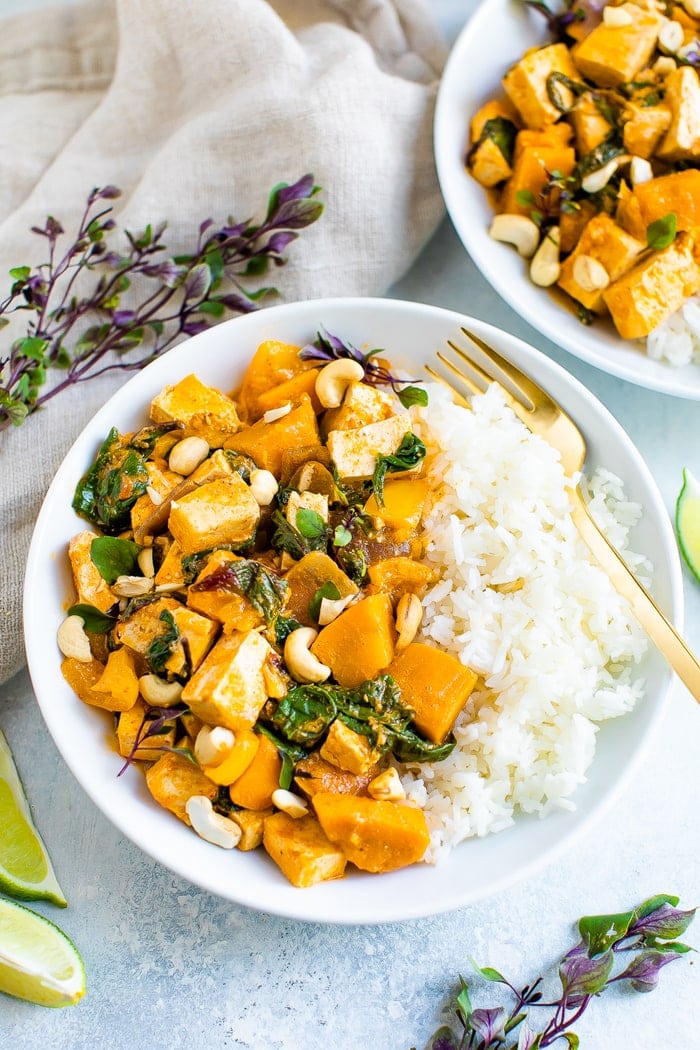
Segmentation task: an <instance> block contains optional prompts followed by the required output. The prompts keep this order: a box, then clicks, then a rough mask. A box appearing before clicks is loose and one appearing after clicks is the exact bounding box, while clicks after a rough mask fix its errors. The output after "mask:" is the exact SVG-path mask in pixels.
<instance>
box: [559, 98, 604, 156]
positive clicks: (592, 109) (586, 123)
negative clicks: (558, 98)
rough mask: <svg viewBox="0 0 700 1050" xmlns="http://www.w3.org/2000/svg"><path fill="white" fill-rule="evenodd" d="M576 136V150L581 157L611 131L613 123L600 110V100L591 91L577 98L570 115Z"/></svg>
mask: <svg viewBox="0 0 700 1050" xmlns="http://www.w3.org/2000/svg"><path fill="white" fill-rule="evenodd" d="M568 117H569V120H570V121H571V124H572V127H573V129H574V135H575V136H576V152H577V153H578V155H579V157H582V156H584V155H585V154H586V153H590V152H591V150H593V149H595V148H596V146H599V145H600V143H601V142H602V141H603V139H605V138H606V136H607V135H608V134H609V133H610V131H611V124H610V122H609V121H608V120H606V118H605V117H604V116H603V114H602V113H601V112H600V108H599V106H598V102H597V100H596V98H595V96H594V95H593V94H592V92H590V91H586V92H584V94H582V95H580V96H579V98H577V100H576V103H575V105H574V107H573V109H572V110H571V112H570V113H569V115H568Z"/></svg>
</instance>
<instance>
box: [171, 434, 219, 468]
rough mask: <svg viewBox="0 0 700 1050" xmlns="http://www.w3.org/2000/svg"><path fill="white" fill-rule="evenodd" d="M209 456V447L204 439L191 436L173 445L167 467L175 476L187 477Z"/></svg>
mask: <svg viewBox="0 0 700 1050" xmlns="http://www.w3.org/2000/svg"><path fill="white" fill-rule="evenodd" d="M208 455H209V445H208V444H207V442H206V441H205V440H204V438H201V437H197V436H195V435H193V436H192V437H186V438H183V439H182V441H178V443H177V445H173V447H172V448H171V450H170V455H169V456H168V466H169V467H170V469H171V470H172V471H174V472H175V473H176V474H182V476H183V477H187V476H188V475H189V474H191V473H192V471H193V470H196V469H197V467H198V466H199V464H200V463H203V462H204V460H205V459H206V458H207V456H208Z"/></svg>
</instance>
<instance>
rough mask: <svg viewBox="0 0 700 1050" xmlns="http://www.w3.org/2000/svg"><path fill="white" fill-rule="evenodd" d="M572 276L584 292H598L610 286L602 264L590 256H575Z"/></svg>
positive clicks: (608, 277) (606, 272) (608, 276)
mask: <svg viewBox="0 0 700 1050" xmlns="http://www.w3.org/2000/svg"><path fill="white" fill-rule="evenodd" d="M572 276H573V278H574V280H575V281H576V284H577V285H578V286H579V287H580V288H582V289H583V290H584V292H598V291H602V289H603V288H607V287H608V285H609V284H610V275H609V274H608V271H607V270H606V269H605V267H604V266H603V264H602V263H601V262H599V261H598V260H597V259H594V258H593V256H592V255H577V256H576V258H575V259H574V265H573V267H572Z"/></svg>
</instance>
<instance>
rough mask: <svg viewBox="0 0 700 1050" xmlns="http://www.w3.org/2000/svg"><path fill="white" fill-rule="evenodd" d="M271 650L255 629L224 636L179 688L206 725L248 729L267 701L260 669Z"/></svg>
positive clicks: (236, 729)
mask: <svg viewBox="0 0 700 1050" xmlns="http://www.w3.org/2000/svg"><path fill="white" fill-rule="evenodd" d="M271 651H272V647H271V646H270V644H269V642H267V641H266V640H265V638H263V636H262V635H261V634H259V633H258V632H257V631H248V632H247V633H245V634H243V633H240V632H236V633H235V634H229V635H224V637H223V638H220V639H219V641H218V642H217V643H216V645H215V646H214V648H213V649H212V650H211V652H210V653H209V655H208V656H207V658H206V660H204V662H203V663H202V666H201V667H200V668H199V669H198V670H197V671H196V673H195V674H194V675H193V676H192V677H191V678H190V680H189V682H188V683H187V685H186V686H185V688H184V689H183V691H182V701H183V703H185V704H187V705H188V706H189V708H190V710H191V711H193V712H194V714H195V715H197V716H198V717H199V718H201V719H202V721H203V722H206V723H207V725H213V726H224V727H225V728H226V729H232V730H233V732H234V733H235V732H237V731H240V730H242V729H251V728H252V727H253V726H254V725H255V722H256V720H257V718H258V715H259V714H260V711H261V709H262V707H263V705H264V703H265V701H266V700H267V689H266V688H265V676H264V673H263V668H264V666H265V662H266V660H267V659H268V656H269V655H270V652H271Z"/></svg>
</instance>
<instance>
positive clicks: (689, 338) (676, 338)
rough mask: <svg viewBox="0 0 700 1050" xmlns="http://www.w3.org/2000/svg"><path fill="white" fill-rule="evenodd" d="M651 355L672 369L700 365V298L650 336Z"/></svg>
mask: <svg viewBox="0 0 700 1050" xmlns="http://www.w3.org/2000/svg"><path fill="white" fill-rule="evenodd" d="M646 346H647V353H648V355H649V357H652V358H653V359H654V360H655V361H666V362H667V363H668V364H670V365H676V366H677V367H679V366H681V365H687V364H690V363H691V362H692V361H694V362H696V363H698V364H700V295H693V296H691V297H690V299H687V300H686V301H685V303H684V304H683V306H682V307H681V308H680V310H677V311H676V313H675V314H671V316H670V317H667V318H666V320H665V321H662V323H661V324H660V325H659V326H658V327H657V328H655V329H654V330H653V332H650V333H649V335H648V336H647V340H646Z"/></svg>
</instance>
